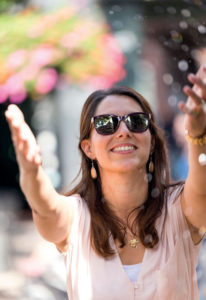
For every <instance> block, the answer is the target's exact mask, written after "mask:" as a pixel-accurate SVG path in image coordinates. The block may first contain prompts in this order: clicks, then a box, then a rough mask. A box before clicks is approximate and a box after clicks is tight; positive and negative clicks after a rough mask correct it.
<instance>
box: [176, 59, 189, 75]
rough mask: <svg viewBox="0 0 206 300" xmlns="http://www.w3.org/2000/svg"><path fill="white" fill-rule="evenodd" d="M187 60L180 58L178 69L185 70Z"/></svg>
mask: <svg viewBox="0 0 206 300" xmlns="http://www.w3.org/2000/svg"><path fill="white" fill-rule="evenodd" d="M188 67H189V66H188V62H187V61H186V60H184V59H182V60H180V61H179V62H178V68H179V70H180V71H182V72H184V71H187V70H188Z"/></svg>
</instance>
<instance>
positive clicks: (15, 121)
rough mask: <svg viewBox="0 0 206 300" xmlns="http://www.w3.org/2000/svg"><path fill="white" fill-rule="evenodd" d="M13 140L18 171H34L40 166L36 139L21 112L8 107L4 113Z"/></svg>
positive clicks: (14, 107)
mask: <svg viewBox="0 0 206 300" xmlns="http://www.w3.org/2000/svg"><path fill="white" fill-rule="evenodd" d="M5 116H6V118H7V121H8V123H9V127H10V130H11V137H12V140H13V144H14V148H15V152H16V158H17V162H18V165H19V168H20V171H34V170H36V169H37V167H38V166H39V165H40V164H41V156H40V148H39V146H38V145H37V142H36V139H35V137H34V135H33V133H32V131H31V129H30V128H29V126H28V125H27V124H26V122H25V121H24V116H23V113H22V112H21V110H20V109H19V108H18V107H17V106H16V105H13V104H12V105H10V106H9V107H8V109H7V111H6V113H5Z"/></svg>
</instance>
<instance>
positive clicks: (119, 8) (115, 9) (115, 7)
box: [112, 5, 122, 12]
mask: <svg viewBox="0 0 206 300" xmlns="http://www.w3.org/2000/svg"><path fill="white" fill-rule="evenodd" d="M112 10H113V11H115V12H120V11H121V10H122V8H121V6H119V5H113V6H112Z"/></svg>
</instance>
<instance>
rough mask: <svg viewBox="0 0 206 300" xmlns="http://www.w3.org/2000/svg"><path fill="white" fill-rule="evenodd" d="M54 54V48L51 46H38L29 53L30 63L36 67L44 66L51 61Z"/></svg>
mask: <svg viewBox="0 0 206 300" xmlns="http://www.w3.org/2000/svg"><path fill="white" fill-rule="evenodd" d="M53 54H54V48H53V47H51V46H46V45H44V46H40V47H39V48H37V49H36V50H34V51H33V53H32V55H31V64H33V65H36V66H38V67H42V66H46V65H48V64H50V63H51V61H52V58H53Z"/></svg>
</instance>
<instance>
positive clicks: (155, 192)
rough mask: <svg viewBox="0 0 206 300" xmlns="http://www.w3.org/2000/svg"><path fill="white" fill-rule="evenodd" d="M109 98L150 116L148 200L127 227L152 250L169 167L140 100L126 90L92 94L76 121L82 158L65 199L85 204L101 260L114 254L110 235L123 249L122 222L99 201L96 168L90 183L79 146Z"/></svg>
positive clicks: (161, 137)
mask: <svg viewBox="0 0 206 300" xmlns="http://www.w3.org/2000/svg"><path fill="white" fill-rule="evenodd" d="M109 95H120V96H129V97H131V98H132V99H134V100H135V101H136V102H137V103H138V104H139V105H140V106H141V108H142V110H143V111H144V112H147V113H149V114H151V122H150V127H149V130H150V132H151V134H152V136H153V138H154V140H155V147H154V152H153V154H152V159H153V162H154V166H155V168H154V172H153V173H152V175H151V174H149V171H148V163H147V171H148V181H149V192H148V198H147V200H146V201H145V203H144V205H143V206H142V207H141V209H140V211H139V213H138V214H137V216H136V218H135V220H134V222H133V224H132V227H131V230H132V232H133V233H134V234H135V233H136V231H137V228H138V234H139V238H140V240H141V242H142V244H143V245H144V246H145V247H147V248H153V247H154V246H155V245H157V244H158V242H159V237H158V233H157V230H156V228H155V220H156V219H157V218H158V217H159V216H160V215H161V213H162V209H163V205H164V201H165V199H166V193H167V191H168V187H169V186H170V176H169V164H168V158H167V148H166V144H165V138H164V134H163V131H162V129H160V128H159V127H158V126H157V125H156V123H155V121H154V115H153V112H152V110H151V108H150V105H149V103H148V102H147V101H146V100H145V99H144V97H142V96H141V95H140V94H139V93H137V92H136V91H135V90H133V89H131V88H128V87H113V88H111V89H108V90H98V91H95V92H94V93H92V94H91V95H90V96H89V97H88V99H87V100H86V102H85V104H84V106H83V109H82V113H81V120H80V139H79V150H80V152H81V157H82V161H81V168H80V171H81V175H82V176H81V180H80V182H79V184H78V185H77V186H76V187H75V188H74V189H73V190H72V191H70V192H69V193H67V194H66V195H67V196H68V195H72V194H76V193H78V194H80V196H81V197H82V198H83V199H84V201H86V203H87V206H88V208H89V211H90V214H91V243H92V246H93V247H94V249H95V251H96V252H97V253H98V254H99V255H101V256H103V257H109V256H112V255H113V254H114V253H115V251H114V250H113V249H112V247H111V245H110V242H109V238H110V234H111V235H112V236H113V238H114V239H117V240H118V241H119V242H120V243H121V247H123V246H124V245H125V239H124V236H125V235H124V228H125V227H124V224H123V223H122V221H121V220H120V219H119V218H118V217H117V216H116V215H115V214H114V212H113V211H112V210H111V208H110V207H109V206H108V205H107V203H106V201H102V199H103V195H102V189H101V180H100V176H99V171H98V166H97V164H96V163H95V168H96V170H97V173H98V177H97V179H96V180H93V179H92V178H91V176H90V169H91V160H90V159H89V158H88V157H87V156H86V155H85V153H84V152H83V151H82V149H81V142H82V141H83V140H84V139H88V138H89V136H90V124H91V118H92V117H93V116H94V114H95V111H96V109H97V107H98V105H99V104H100V102H101V101H102V100H103V99H104V98H105V97H107V96H109ZM137 209H138V208H136V209H134V210H133V211H132V212H131V213H134V212H135V210H137ZM131 213H130V214H131ZM130 214H129V216H130ZM129 216H128V219H129ZM137 225H138V226H137Z"/></svg>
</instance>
